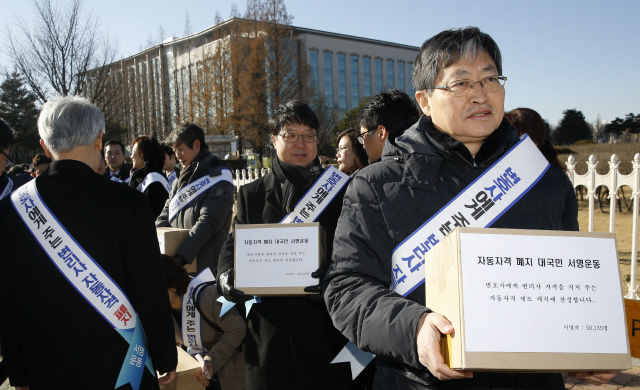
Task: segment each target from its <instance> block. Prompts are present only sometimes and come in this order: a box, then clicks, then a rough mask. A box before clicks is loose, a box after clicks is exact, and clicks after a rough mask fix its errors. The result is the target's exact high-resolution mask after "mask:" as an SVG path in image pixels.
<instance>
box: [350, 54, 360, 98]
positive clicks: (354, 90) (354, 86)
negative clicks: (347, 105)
mask: <svg viewBox="0 0 640 390" xmlns="http://www.w3.org/2000/svg"><path fill="white" fill-rule="evenodd" d="M358 87H359V85H358V56H351V107H356V106H357V105H358V102H359V101H360V97H359V95H358V93H359V92H358Z"/></svg>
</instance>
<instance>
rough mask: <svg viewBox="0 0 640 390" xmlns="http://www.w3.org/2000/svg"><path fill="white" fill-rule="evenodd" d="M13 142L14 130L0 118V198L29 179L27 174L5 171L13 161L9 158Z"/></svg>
mask: <svg viewBox="0 0 640 390" xmlns="http://www.w3.org/2000/svg"><path fill="white" fill-rule="evenodd" d="M15 143H16V133H15V131H14V130H13V129H12V128H11V127H9V125H8V124H7V122H5V121H4V120H3V119H2V118H0V199H2V198H4V197H6V196H9V195H10V194H11V193H12V192H13V191H15V190H16V189H18V188H19V187H20V186H21V185H23V184H24V183H26V182H28V181H29V180H31V176H29V175H26V174H21V175H16V174H13V173H10V172H7V171H6V170H7V169H9V168H10V167H11V166H12V165H13V161H11V159H10V158H9V148H10V147H11V145H13V144H15Z"/></svg>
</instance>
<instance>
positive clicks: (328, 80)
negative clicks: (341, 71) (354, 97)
mask: <svg viewBox="0 0 640 390" xmlns="http://www.w3.org/2000/svg"><path fill="white" fill-rule="evenodd" d="M331 57H332V56H331V53H328V52H325V53H324V98H325V100H326V102H327V105H328V106H330V107H333V74H332V70H331V69H332V66H331Z"/></svg>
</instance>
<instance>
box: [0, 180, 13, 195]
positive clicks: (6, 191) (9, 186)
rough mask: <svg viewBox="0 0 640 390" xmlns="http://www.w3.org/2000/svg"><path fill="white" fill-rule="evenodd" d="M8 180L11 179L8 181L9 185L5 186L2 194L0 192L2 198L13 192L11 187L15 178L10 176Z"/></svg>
mask: <svg viewBox="0 0 640 390" xmlns="http://www.w3.org/2000/svg"><path fill="white" fill-rule="evenodd" d="M7 180H9V181H8V182H7V185H6V186H5V187H4V190H2V194H0V199H3V198H4V197H5V196H7V195H9V194H10V193H11V189H12V188H13V180H11V178H10V177H7Z"/></svg>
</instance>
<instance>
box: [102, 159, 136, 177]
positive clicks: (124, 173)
mask: <svg viewBox="0 0 640 390" xmlns="http://www.w3.org/2000/svg"><path fill="white" fill-rule="evenodd" d="M129 175H131V167H130V166H129V165H127V163H122V166H121V167H120V170H119V171H118V174H117V175H116V177H117V178H118V179H120V180H122V181H125V180H127V179H128V178H129ZM102 176H104V177H106V178H107V179H109V178H110V177H111V169H109V167H107V169H105V170H104V174H103V175H102Z"/></svg>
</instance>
